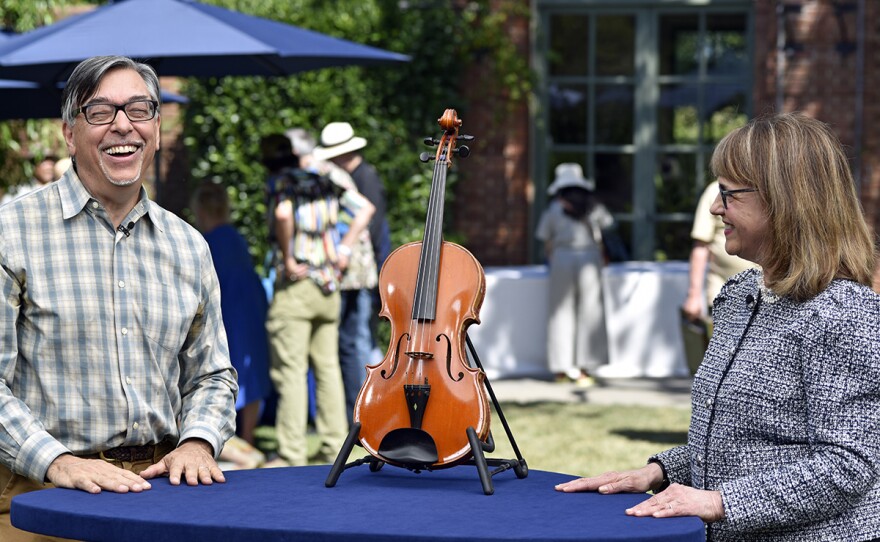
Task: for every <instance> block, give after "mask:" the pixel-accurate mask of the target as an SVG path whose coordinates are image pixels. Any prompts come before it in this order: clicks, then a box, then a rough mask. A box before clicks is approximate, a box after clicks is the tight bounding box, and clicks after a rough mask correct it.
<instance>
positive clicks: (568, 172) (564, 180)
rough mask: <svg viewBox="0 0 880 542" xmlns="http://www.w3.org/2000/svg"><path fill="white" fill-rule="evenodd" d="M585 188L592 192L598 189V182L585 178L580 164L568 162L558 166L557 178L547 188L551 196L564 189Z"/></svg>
mask: <svg viewBox="0 0 880 542" xmlns="http://www.w3.org/2000/svg"><path fill="white" fill-rule="evenodd" d="M571 187H577V188H583V189H584V190H588V191H590V192H592V191H593V190H595V189H596V181H594V180H593V179H587V178H586V177H584V170H583V169H581V165H580V164H575V163H572V162H566V163H564V164H559V165H558V166H556V178H555V179H554V180H553V184H551V185H550V186H549V187H548V188H547V193H548V194H550V195H551V196H552V195H554V194H556V193H557V192H559V191H560V190H562V189H563V188H571Z"/></svg>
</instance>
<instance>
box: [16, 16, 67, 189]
mask: <svg viewBox="0 0 880 542" xmlns="http://www.w3.org/2000/svg"><path fill="white" fill-rule="evenodd" d="M75 3H77V2H72V1H69V0H32V1H29V2H24V1H19V2H3V3H2V4H0V25H2V27H3V28H5V29H9V30H13V31H15V32H26V31H28V30H33V29H34V28H37V27H39V26H43V25H46V24H50V23H52V22H53V20H54V17H55V15H56V14H57V13H58V12H59V10H61V9H63V8H65V7H68V6H71V5H73V4H75ZM64 151H65V146H64V139H63V138H62V137H61V130H60V126H59V124H58V122H57V121H52V120H10V121H3V122H0V193H2V192H4V191H6V190H7V189H8V188H9V187H11V186H16V185H18V184H22V183H24V182H26V181H27V180H28V179H30V177H31V175H33V170H34V160H32V159H31V156H33V157H34V158H36V159H40V158H42V157H43V156H45V155H47V154H57V155H63V154H65V152H64Z"/></svg>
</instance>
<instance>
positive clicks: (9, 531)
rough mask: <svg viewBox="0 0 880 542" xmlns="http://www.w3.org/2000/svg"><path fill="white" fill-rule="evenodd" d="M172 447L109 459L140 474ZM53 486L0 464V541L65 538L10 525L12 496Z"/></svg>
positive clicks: (35, 541) (159, 446) (35, 540)
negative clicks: (147, 456)
mask: <svg viewBox="0 0 880 542" xmlns="http://www.w3.org/2000/svg"><path fill="white" fill-rule="evenodd" d="M173 449H174V446H173V445H170V444H169V445H165V444H160V445H158V446H156V452H155V454H154V455H153V458H152V459H147V460H144V461H134V462H131V461H109V462H110V463H113V464H114V465H116V466H117V467H119V468H121V469H125V470H127V471H130V472H133V473H135V474H140V473H141V471H143V470H145V469H146V468H147V467H149V466H150V465H152V464H154V463H158V462H159V461H160V460H161V459H162V458H163V457H165V456H166V455H167V454H168V452H170V451H171V450H173ZM85 457H87V458H97V456H85ZM53 487H55V486H54V485H52V484H51V483H49V482H46V483H40V482H37V481H36V480H31V479H30V478H27V477H25V476H21V475H19V474H14V473H13V472H12V471H11V470H9V469H8V468H6V467H5V466H3V465H0V542H49V541H64V540H69V539H67V538H56V537H52V536H44V535H40V534H36V533H30V532H27V531H22V530H21V529H16V528H15V527H13V526H12V523H11V521H10V517H9V510H10V507H11V505H12V498H13V497H15V496H16V495H22V494H24V493H30V492H31V491H37V490H40V489H49V488H53Z"/></svg>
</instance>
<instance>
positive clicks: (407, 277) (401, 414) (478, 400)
mask: <svg viewBox="0 0 880 542" xmlns="http://www.w3.org/2000/svg"><path fill="white" fill-rule="evenodd" d="M438 123H439V124H440V127H441V128H442V130H443V131H442V135H441V136H440V137H439V138H435V137H427V138H425V140H424V142H425V144H427V145H429V146H432V147H436V151H435V153H433V155H432V154H430V153H427V152H425V153H422V154H421V156H420V159H421V161H422V162H430V161H432V160H433V161H434V173H433V178H432V181H431V192H430V196H429V199H428V210H427V217H426V222H425V234H424V236H423V238H422V241H421V242H415V243H409V244H406V245H403V246H401V247H400V248H398V249H396V250H395V251H394V252H392V253H391V254H390V255H389V256H388V258H387V259H386V261H385V264H384V265H383V266H382V271H381V272H380V274H379V293H380V296H381V299H382V308H381V310H380V312H379V316H381V317H383V318H385V319H386V320H388V321H389V323H390V324H391V340H390V342H389V347H388V349H387V352H386V354H385V357H384V358H383V360H382V361H381V362H380V363H377V364H376V365H368V366H367V367H366V372H367V377H366V380H365V381H364V384H363V386H362V387H361V390H360V393H359V394H358V398H357V401H356V402H355V408H354V413H353V418H354V423H353V424H352V427H351V429H350V431H349V434H348V437H347V438H346V440H345V443H344V444H343V446H342V448H341V449H340V451H339V454H338V455H337V457H336V461H335V462H334V464H333V467H332V468H331V470H330V475H329V476H328V478H327V480H326V482H325V485H326V486H327V487H333V486H335V485H336V481H337V480H338V478H339V476H340V474H341V473H342V471H343V470H345V469H347V468H350V467H354V466H358V465H363V464H365V463H366V464H369V466H370V470H372V471H378V470H379V469H381V468H382V466H384V464H385V463H388V464H391V465H394V466H397V467H402V468H406V469H409V470H411V471H414V472H416V473H418V472H421V471H422V470H429V471H430V470H435V469H441V468H447V467H453V466H458V465H463V464H472V465H475V466H476V467H477V471H478V474H479V476H480V481H481V483H482V486H483V491H484V493H486V494H487V495H491V494H492V493H493V492H494V487H493V485H492V480H491V477H492V476H494V475H495V474H498V473H500V472H503V471H505V470H508V469H513V470H514V472H515V473H516V476H517V478H525V477H526V476H527V475H528V467H527V465H526V462H525V460H524V459H523V458H522V456H521V455H520V453H519V449H518V448H517V446H516V442H515V441H514V439H513V435H512V434H511V432H510V428H509V427H508V425H507V421H506V419H505V418H504V415H503V413H502V411H501V408H500V405H499V404H498V401H497V399H496V397H495V394H494V392H493V391H492V387H491V385H490V384H489V381H488V380H487V379H486V374H485V372H484V371H483V367H482V364H481V363H480V360H479V357H478V356H477V353H476V350H475V349H474V346H473V344H472V343H471V341H470V338H469V337H468V336H467V328H468V327H469V326H470V325H472V324H475V323H476V324H478V323H479V321H480V320H479V310H480V306H481V305H482V303H483V298H484V296H485V293H486V278H485V274H484V273H483V268H482V266H481V265H480V263H479V262H478V261H477V259H476V258H475V257H474V256H473V255H472V254H471V253H470V252H468V251H467V250H466V249H465V248H464V247H462V246H460V245H457V244H455V243H450V242H447V241H444V240H443V233H442V226H443V203H444V200H445V193H446V174H447V171H448V170H449V168H450V167H451V166H452V163H453V157H457V158H465V157H467V156H468V155H469V154H470V149H469V148H468V147H467V146H465V145H459V144H458V142H459V141H464V142H467V141H471V140H473V136H469V135H461V134H459V128H460V127H461V124H462V122H461V120H460V119H459V118H458V115H457V113H456V112H455V110H454V109H447V110H446V111H445V112H444V113H443V116H442V117H441V118H440V119H438ZM466 347H467V350H466ZM468 353H470V355H471V357H472V359H473V362H474V363H475V364H476V367H474V366H472V364H471V359H469V357H468ZM490 397H491V402H492V404H493V406H494V407H495V411H496V413H497V414H498V416H499V418H500V420H501V423H502V425H503V426H504V430H505V432H506V433H507V436H508V439H509V440H510V442H511V444H512V446H513V450H514V452H515V454H516V456H517V457H516V459H495V458H486V457H485V452H492V451H493V450H494V449H495V444H494V441H493V439H492V434H491V432H490V430H489V422H490V419H491V413H490V410H489V402H490ZM356 445H358V446H361V447H363V448H364V449H365V450H366V451H367V452H369V454H370V455H368V456H366V457H364V458H362V459H358V460H356V461H353V462H351V463H348V464H346V461H347V459H348V457H349V455H350V454H351V452H352V450H353V449H354V446H356ZM489 466H493V467H495V470H494V471H492V472H489Z"/></svg>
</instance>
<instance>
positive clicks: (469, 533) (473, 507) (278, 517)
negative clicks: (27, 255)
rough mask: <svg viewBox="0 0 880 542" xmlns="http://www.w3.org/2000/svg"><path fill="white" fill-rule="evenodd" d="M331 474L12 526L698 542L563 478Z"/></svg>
mask: <svg viewBox="0 0 880 542" xmlns="http://www.w3.org/2000/svg"><path fill="white" fill-rule="evenodd" d="M329 469H330V467H329V466H313V467H290V468H280V469H261V470H250V471H232V472H228V473H226V477H227V482H226V483H225V484H214V485H212V486H196V487H189V486H177V487H175V486H171V485H170V484H169V483H168V481H167V480H166V479H159V480H154V481H153V488H152V489H151V490H149V491H145V492H143V493H128V494H115V493H109V492H103V493H101V494H98V495H91V494H88V493H85V492H82V491H78V490H70V489H48V490H42V491H37V492H34V493H28V494H25V495H20V496H18V497H15V498H14V499H13V502H12V523H13V525H15V526H17V527H19V528H21V529H25V530H28V531H34V532H39V533H43V534H49V535H54V536H62V537H66V538H76V539H83V540H96V541H101V540H106V541H114V542H115V541H119V540H126V541H129V542H139V541H143V542H162V541H174V542H178V541H181V540H185V541H188V542H198V541H206V542H208V541H210V542H217V541H220V540H234V541H236V542H240V541H260V542H267V541H268V542H271V541H294V540H308V541H317V542H323V541H327V542H330V541H332V542H340V541H356V542H373V541H375V542H379V541H382V542H386V541H407V542H409V541H414V540H423V541H436V542H439V541H444V542H449V541H457V540H469V541H471V540H474V541H475V540H485V541H501V540H528V541H530V542H535V541H557V540H559V541H574V540H579V541H599V540H603V541H611V540H615V541H623V540H626V541H655V540H668V541H673V540H674V541H677V542H681V541H702V540H705V534H704V528H703V523H702V522H701V521H700V520H699V519H697V518H694V517H687V518H672V519H654V518H635V517H630V516H627V515H625V514H624V509H626V508H627V507H629V506H632V505H634V504H636V503H637V502H640V501H642V500H644V499H645V498H646V496H645V495H599V494H597V493H576V494H566V493H560V492H557V491H555V490H554V489H553V486H554V485H555V484H557V483H559V482H563V481H567V480H571V479H572V478H574V477H573V476H570V475H565V474H558V473H552V472H543V471H530V472H529V475H528V477H527V478H524V479H517V478H516V476H515V475H514V474H513V472H512V471H507V472H503V473H500V474H498V475H496V476H495V477H494V478H493V483H494V486H495V494H494V495H484V494H483V490H482V486H481V484H480V480H479V477H478V475H477V471H476V469H475V468H474V467H472V466H460V467H454V468H450V469H445V470H439V471H434V472H422V473H420V474H416V473H413V472H410V471H407V470H404V469H399V468H395V467H390V466H386V467H385V468H383V469H382V470H380V471H378V472H370V470H369V469H368V468H367V467H366V466H361V467H355V468H351V469H349V470H347V471H345V472H343V473H342V475H341V476H340V478H339V480H338V482H337V484H336V486H335V487H333V488H326V487H324V481H325V479H326V477H327V474H328V473H329Z"/></svg>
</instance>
